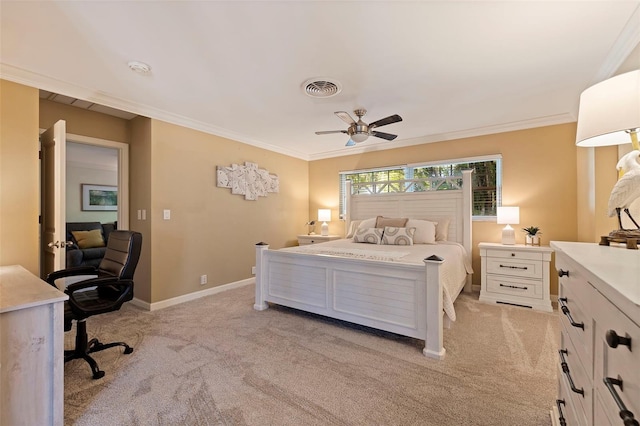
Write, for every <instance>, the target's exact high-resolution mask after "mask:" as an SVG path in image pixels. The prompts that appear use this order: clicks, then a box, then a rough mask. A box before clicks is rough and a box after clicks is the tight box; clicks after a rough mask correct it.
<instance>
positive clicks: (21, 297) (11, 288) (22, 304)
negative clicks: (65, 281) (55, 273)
mask: <svg viewBox="0 0 640 426" xmlns="http://www.w3.org/2000/svg"><path fill="white" fill-rule="evenodd" d="M68 298H69V296H67V295H66V294H64V293H63V292H61V291H60V290H58V289H57V288H55V287H53V286H51V285H49V284H48V283H47V282H45V281H43V280H41V279H40V278H38V277H36V276H35V275H33V274H32V273H31V272H29V271H27V270H26V269H25V268H23V267H22V266H20V265H11V266H0V313H4V312H11V311H16V310H19V309H25V308H31V307H34V306H39V305H45V304H48V303H54V302H59V301H64V300H67V299H68Z"/></svg>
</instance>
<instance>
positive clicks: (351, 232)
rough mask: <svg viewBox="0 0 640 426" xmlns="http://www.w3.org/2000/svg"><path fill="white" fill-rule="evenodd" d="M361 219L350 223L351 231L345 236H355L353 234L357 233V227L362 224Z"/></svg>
mask: <svg viewBox="0 0 640 426" xmlns="http://www.w3.org/2000/svg"><path fill="white" fill-rule="evenodd" d="M360 222H362V221H361V220H352V221H351V223H350V224H349V231H347V236H346V237H345V238H353V235H354V234H355V233H356V229H358V225H360Z"/></svg>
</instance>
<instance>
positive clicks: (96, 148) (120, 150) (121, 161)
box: [40, 133, 129, 277]
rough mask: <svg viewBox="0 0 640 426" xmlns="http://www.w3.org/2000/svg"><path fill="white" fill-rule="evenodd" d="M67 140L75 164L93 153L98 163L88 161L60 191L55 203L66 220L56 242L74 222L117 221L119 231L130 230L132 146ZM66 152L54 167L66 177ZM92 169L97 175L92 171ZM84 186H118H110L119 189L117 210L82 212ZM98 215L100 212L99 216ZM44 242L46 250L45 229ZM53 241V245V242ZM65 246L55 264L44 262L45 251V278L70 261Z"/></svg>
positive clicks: (77, 137)
mask: <svg viewBox="0 0 640 426" xmlns="http://www.w3.org/2000/svg"><path fill="white" fill-rule="evenodd" d="M66 140H67V142H66V143H65V146H69V147H71V151H72V152H71V157H70V159H71V162H74V161H75V162H76V163H79V162H82V161H83V158H84V159H85V161H86V158H87V157H86V156H90V155H91V153H93V154H95V155H96V158H95V160H96V161H91V160H90V161H86V163H85V164H84V169H85V170H84V171H81V172H73V171H72V174H71V181H67V178H65V179H64V181H65V182H64V183H62V185H61V186H63V188H61V191H59V192H58V193H59V194H60V195H59V197H58V199H56V200H55V201H54V202H55V203H60V205H61V206H62V207H63V208H62V211H65V213H64V214H63V215H62V220H61V221H58V222H57V224H56V226H57V227H58V228H60V229H59V230H58V231H57V235H58V237H57V238H56V240H60V241H63V240H64V239H66V226H65V224H66V222H70V221H76V222H81V221H97V222H103V223H104V222H105V221H109V222H117V227H118V228H119V229H129V145H128V144H125V143H121V142H115V141H109V140H105V139H99V138H93V137H88V136H82V135H75V134H69V133H67V134H66ZM66 151H67V150H66V149H65V150H64V152H65V154H64V155H63V156H62V157H64V158H59V159H57V160H56V161H55V165H54V167H55V168H59V169H60V170H63V171H64V173H63V176H66V175H67V173H66V171H67V168H68V167H67V166H68V165H67V160H68V158H67V156H68V154H67V153H66ZM98 156H100V157H101V158H103V157H105V158H107V161H102V162H99V161H97V157H98ZM49 164H51V163H49ZM76 165H77V164H76ZM72 167H73V166H72ZM92 168H93V172H92V171H91V170H92ZM108 169H110V170H108ZM86 179H88V181H87V182H75V181H76V180H77V181H80V180H86ZM107 179H108V180H107ZM76 183H77V185H76ZM82 183H85V184H99V185H105V184H115V185H110V186H115V187H116V188H117V211H115V212H102V213H106V215H101V212H88V211H87V212H84V211H82V186H81V184H82ZM67 198H70V203H72V204H73V205H72V206H71V207H70V209H69V210H70V211H69V214H67V212H66V210H67V205H68V203H67ZM84 213H87V214H88V215H85V214H84ZM94 213H97V215H95V214H94ZM43 214H44V210H43ZM104 219H106V220H104ZM114 219H115V220H114ZM44 220H45V219H44V218H43V222H44ZM41 239H43V242H44V244H41V246H42V247H46V246H47V244H48V242H49V241H44V240H45V239H46V240H48V239H50V238H49V236H48V234H46V233H45V232H44V227H43V229H42V231H41ZM51 242H53V240H52V241H51ZM61 246H62V247H60V248H58V249H57V250H56V252H57V253H56V257H58V256H59V258H60V259H59V260H58V261H57V262H54V263H52V262H44V261H43V260H44V258H45V256H46V253H45V251H44V250H43V252H41V262H40V265H41V271H40V273H41V276H43V277H44V276H46V275H47V274H48V273H50V272H52V271H53V270H54V269H60V267H59V266H60V265H62V266H63V267H64V260H63V259H64V258H66V250H65V249H64V245H63V244H61ZM54 264H57V265H58V267H57V268H54V269H51V268H50V267H48V266H47V265H50V266H52V265H54ZM49 269H51V270H49Z"/></svg>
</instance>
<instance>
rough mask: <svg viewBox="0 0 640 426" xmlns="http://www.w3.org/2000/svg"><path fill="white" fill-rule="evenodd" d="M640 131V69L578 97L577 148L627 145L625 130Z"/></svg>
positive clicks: (593, 87) (601, 84)
mask: <svg viewBox="0 0 640 426" xmlns="http://www.w3.org/2000/svg"><path fill="white" fill-rule="evenodd" d="M638 128H640V70H636V71H631V72H628V73H624V74H620V75H617V76H615V77H612V78H610V79H608V80H605V81H603V82H600V83H598V84H596V85H594V86H591V87H589V88H588V89H586V90H585V91H584V92H582V95H580V109H579V111H578V128H577V131H576V145H578V146H584V147H591V146H605V145H621V144H625V143H630V142H631V138H630V136H629V134H628V133H627V132H626V130H632V129H638Z"/></svg>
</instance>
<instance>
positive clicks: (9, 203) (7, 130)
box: [0, 80, 40, 275]
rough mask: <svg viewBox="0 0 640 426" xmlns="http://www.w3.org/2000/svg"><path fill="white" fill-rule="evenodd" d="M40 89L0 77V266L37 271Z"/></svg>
mask: <svg viewBox="0 0 640 426" xmlns="http://www.w3.org/2000/svg"><path fill="white" fill-rule="evenodd" d="M38 134H39V133H38V90H37V89H33V88H31V87H26V86H22V85H19V84H15V83H11V82H8V81H5V80H0V265H2V266H4V265H14V264H20V265H22V266H24V267H25V268H26V269H27V270H28V271H29V272H31V273H33V274H35V275H40V264H39V263H40V260H39V259H40V255H39V253H40V225H39V224H38V216H39V214H40V191H39V188H40V181H39V179H40V177H39V176H40V172H39V170H40V168H39V162H38V151H39V150H40V143H39V142H38Z"/></svg>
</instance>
